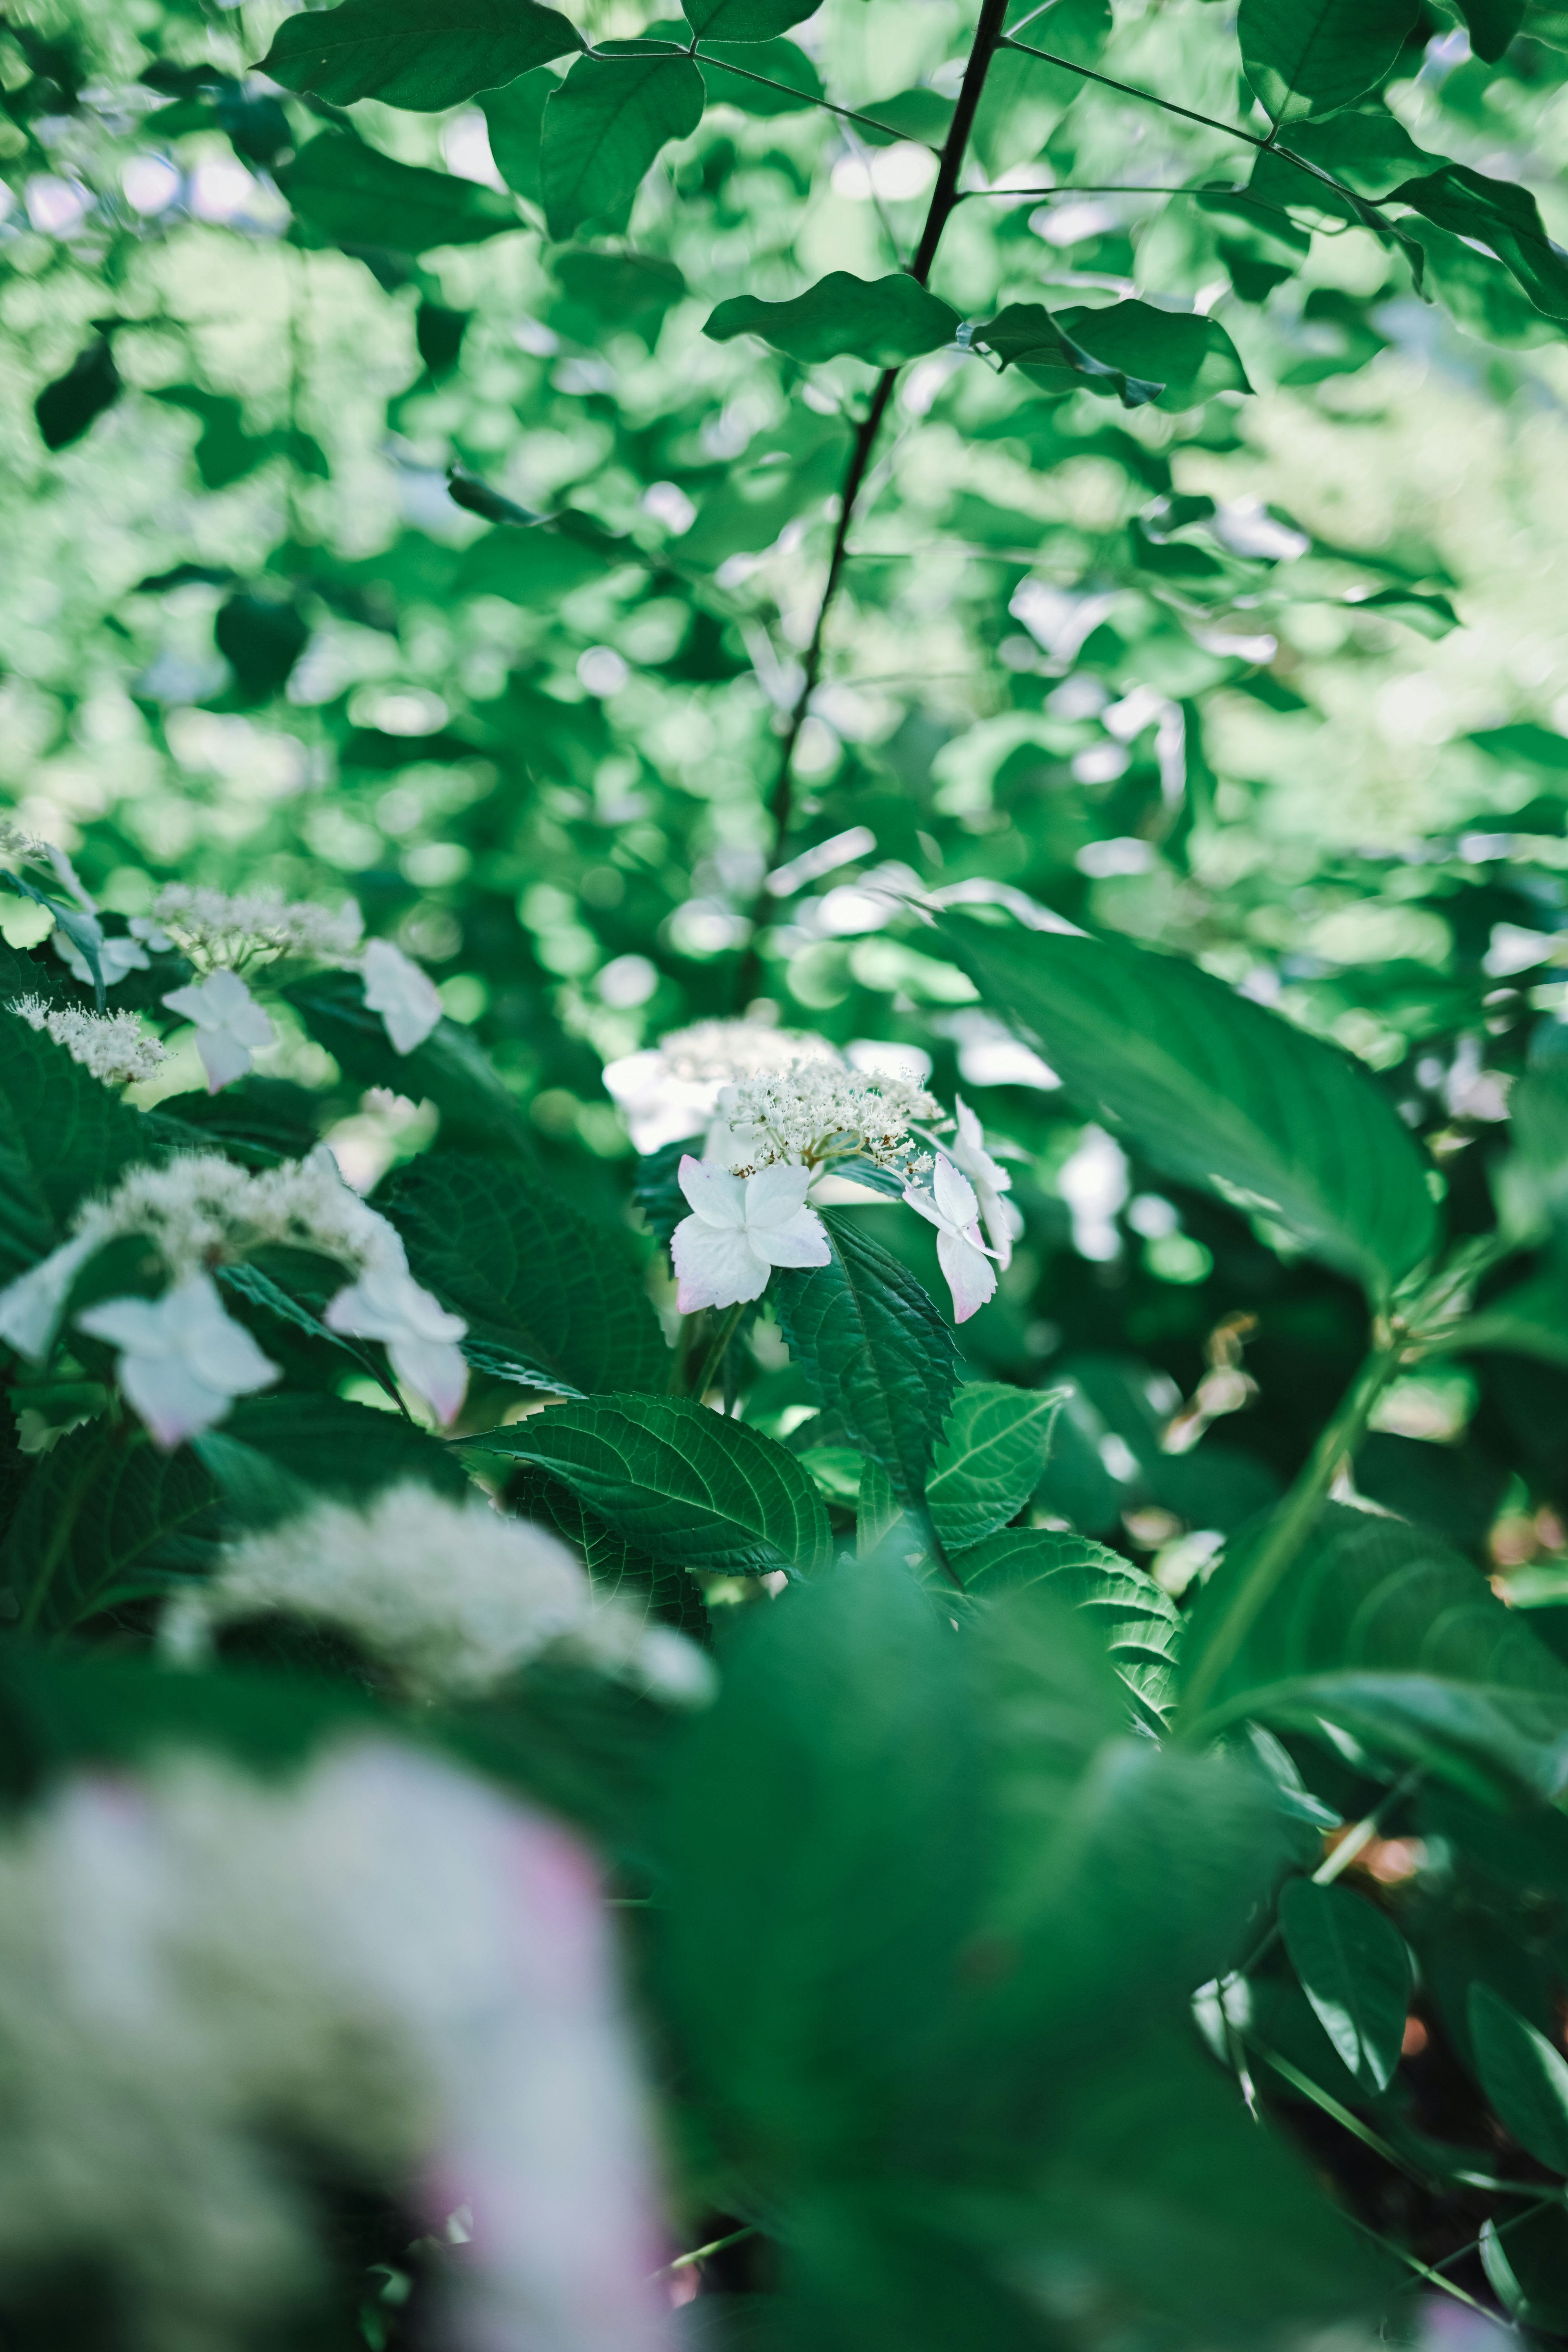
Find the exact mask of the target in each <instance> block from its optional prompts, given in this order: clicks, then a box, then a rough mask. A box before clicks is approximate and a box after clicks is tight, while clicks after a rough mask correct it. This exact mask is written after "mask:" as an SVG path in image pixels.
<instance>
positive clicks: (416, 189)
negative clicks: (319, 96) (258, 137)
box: [277, 130, 522, 254]
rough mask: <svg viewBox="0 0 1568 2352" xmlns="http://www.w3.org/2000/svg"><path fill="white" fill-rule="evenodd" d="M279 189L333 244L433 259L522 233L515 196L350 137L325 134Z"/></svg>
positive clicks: (286, 172) (281, 178) (284, 168)
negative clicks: (446, 250) (448, 248)
mask: <svg viewBox="0 0 1568 2352" xmlns="http://www.w3.org/2000/svg"><path fill="white" fill-rule="evenodd" d="M277 179H278V184H279V187H280V188H281V189H282V191H283V193H284V194H285V195H286V196H287V197H288V199H289V203H290V205H292V206H293V207H294V210H295V211H296V212H297V213H298V214H299V215H300V217H301V218H302V219H304V220H306V221H308V222H309V224H310V226H311V227H312V228H313V229H315V230H316V231H317V232H318V234H319V235H321V236H324V237H326V238H327V239H328V241H329V242H330V243H331V244H333V245H346V246H350V247H366V248H368V249H370V250H372V251H375V250H382V249H385V250H388V251H391V252H394V253H409V254H420V253H428V252H429V251H430V250H431V249H432V247H436V246H441V245H475V244H477V243H479V240H480V239H481V238H484V237H487V236H497V235H499V233H500V231H501V230H502V229H509V228H521V226H522V223H521V220H520V218H519V216H518V212H517V207H516V205H514V204H513V202H512V200H511V198H510V196H509V195H502V194H500V193H499V192H498V191H497V190H496V189H494V188H482V187H480V186H479V184H477V183H476V182H475V181H473V180H459V179H456V178H454V177H452V176H451V174H449V173H446V172H430V171H426V169H425V167H424V166H423V165H422V164H416V163H395V161H394V160H393V158H392V157H391V156H390V155H384V154H382V153H381V152H380V150H379V149H378V148H374V147H367V146H366V145H365V143H364V142H363V140H362V139H358V138H356V137H355V136H354V135H353V132H352V131H340V130H332V131H320V132H318V134H317V136H316V137H315V138H314V139H312V140H311V141H310V143H309V145H308V146H305V147H302V148H301V149H300V152H299V154H298V155H296V157H295V158H294V161H293V162H292V163H283V164H279V168H278V173H277Z"/></svg>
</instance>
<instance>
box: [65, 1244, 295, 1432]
mask: <svg viewBox="0 0 1568 2352" xmlns="http://www.w3.org/2000/svg"><path fill="white" fill-rule="evenodd" d="M77 1325H78V1328H79V1329H80V1330H83V1331H86V1332H87V1333H89V1336H90V1337H91V1338H93V1339H104V1340H107V1341H108V1343H109V1345H110V1347H111V1348H118V1349H119V1350H120V1358H119V1360H118V1362H117V1363H116V1365H115V1368H114V1376H115V1379H116V1380H117V1381H118V1382H119V1384H120V1388H121V1393H122V1394H123V1396H124V1398H125V1401H126V1402H127V1403H128V1404H129V1405H130V1407H131V1409H132V1412H134V1413H135V1414H136V1415H137V1417H138V1419H139V1420H141V1421H142V1422H143V1423H145V1424H146V1426H147V1429H148V1430H149V1432H150V1433H151V1434H152V1436H153V1439H154V1441H155V1443H156V1444H159V1445H161V1446H162V1447H163V1450H164V1452H165V1453H170V1452H172V1451H173V1449H174V1447H175V1446H176V1445H183V1444H184V1441H185V1439H186V1438H187V1437H196V1436H199V1435H200V1433H201V1432H202V1431H203V1430H204V1429H210V1428H211V1427H212V1425H213V1423H215V1422H217V1421H221V1420H222V1419H223V1417H224V1415H225V1414H226V1412H227V1411H228V1409H229V1406H230V1405H231V1404H232V1402H234V1400H235V1398H236V1397H237V1396H249V1395H250V1394H251V1393H252V1392H253V1391H255V1390H257V1389H264V1388H269V1387H270V1386H271V1384H272V1382H273V1381H275V1380H278V1379H279V1378H280V1377H281V1367H280V1366H279V1365H277V1364H275V1363H273V1362H272V1361H271V1360H269V1359H268V1357H266V1356H264V1355H263V1354H262V1352H261V1350H260V1349H259V1348H258V1346H257V1344H256V1342H255V1340H254V1339H252V1338H251V1336H250V1334H249V1332H248V1331H247V1329H246V1328H245V1326H244V1325H243V1323H237V1322H235V1321H234V1319H233V1318H232V1317H231V1316H228V1315H226V1314H225V1313H224V1310H223V1301H222V1299H221V1298H220V1297H218V1292H217V1285H216V1282H214V1280H213V1278H212V1276H211V1275H209V1274H193V1275H188V1276H186V1277H185V1279H184V1282H177V1283H175V1285H174V1287H173V1289H170V1290H166V1291H165V1292H164V1293H163V1297H162V1298H106V1299H104V1300H103V1301H102V1302H101V1303H100V1305H99V1306H97V1307H87V1308H86V1309H85V1310H84V1311H83V1312H82V1313H81V1314H80V1315H79V1316H78V1317H77Z"/></svg>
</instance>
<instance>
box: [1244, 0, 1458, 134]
mask: <svg viewBox="0 0 1568 2352" xmlns="http://www.w3.org/2000/svg"><path fill="white" fill-rule="evenodd" d="M1415 16H1416V10H1415V5H1414V0H1241V14H1240V16H1239V18H1238V19H1237V34H1238V35H1239V37H1240V40H1241V61H1242V64H1243V66H1244V67H1245V68H1246V70H1247V80H1248V81H1249V82H1250V83H1251V84H1252V87H1253V89H1255V90H1256V91H1257V93H1258V98H1259V100H1261V102H1262V104H1263V107H1264V109H1265V110H1266V112H1267V113H1268V115H1269V116H1270V117H1271V118H1272V119H1273V121H1275V122H1299V121H1301V120H1302V119H1303V117H1305V116H1307V115H1315V114H1336V113H1337V112H1338V111H1339V110H1340V108H1341V107H1342V106H1352V105H1353V104H1354V103H1355V101H1356V100H1357V99H1358V98H1360V97H1362V96H1363V94H1364V93H1365V92H1366V91H1367V90H1369V89H1373V87H1374V86H1375V85H1376V84H1377V83H1378V82H1380V81H1381V80H1382V79H1383V78H1384V74H1386V73H1387V72H1388V70H1389V68H1391V67H1392V65H1393V63H1394V59H1395V58H1396V57H1397V56H1398V55H1399V52H1400V49H1401V48H1402V47H1403V46H1404V43H1405V37H1406V36H1407V35H1408V34H1409V32H1410V29H1411V27H1412V26H1413V25H1414V24H1415Z"/></svg>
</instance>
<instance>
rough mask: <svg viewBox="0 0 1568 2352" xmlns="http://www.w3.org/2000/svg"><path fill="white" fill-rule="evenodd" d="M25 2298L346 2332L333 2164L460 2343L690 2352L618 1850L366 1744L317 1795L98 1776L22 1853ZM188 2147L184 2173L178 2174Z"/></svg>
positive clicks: (5, 1934) (1, 2158)
mask: <svg viewBox="0 0 1568 2352" xmlns="http://www.w3.org/2000/svg"><path fill="white" fill-rule="evenodd" d="M0 2075H3V2077H4V2079H5V2083H6V2085H7V2096H6V2099H5V2103H4V2105H3V2107H0V2280H3V2282H4V2284H5V2290H6V2294H7V2300H8V2299H9V2295H10V2293H11V2291H12V2290H13V2289H14V2288H16V2287H20V2286H25V2285H29V2284H32V2283H33V2282H34V2281H35V2280H36V2279H37V2276H38V2274H39V2273H40V2271H43V2272H47V2273H59V2274H60V2275H62V2276H70V2275H73V2274H75V2275H80V2274H82V2273H89V2274H94V2275H99V2276H101V2277H102V2279H103V2281H104V2284H105V2287H106V2290H107V2293H108V2294H109V2295H110V2298H111V2302H112V2308H113V2310H114V2312H115V2315H116V2319H117V2323H118V2325H119V2326H120V2327H121V2329H122V2330H123V2332H124V2336H125V2341H126V2343H127V2345H128V2346H129V2347H132V2352H238V2347H240V2346H241V2345H243V2344H248V2343H250V2342H251V2341H252V2340H253V2339H254V2337H255V2336H256V2333H257V2330H258V2327H259V2328H260V2330H261V2332H262V2333H264V2334H265V2335H267V2336H268V2337H269V2338H270V2337H271V2336H277V2337H278V2340H279V2341H291V2340H296V2338H299V2339H302V2338H303V2337H304V2336H307V2335H310V2334H312V2333H313V2332H314V2327H315V2324H316V2321H317V2318H318V2316H319V2314H320V2308H321V2302H322V2300H323V2298H324V2297H326V2296H330V2295H331V2294H333V2292H334V2284H335V2283H334V2279H333V2271H332V2263H333V2256H332V2253H331V2245H330V2239H329V2237H328V2233H327V2231H326V2230H325V2229H324V2228H323V2225H322V2221H321V2209H320V2207H319V2206H318V2204H317V2203H316V2201H315V2200H313V2199H312V2198H311V2197H310V2194H309V2193H308V2190H307V2189H306V2188H305V2185H304V2183H303V2182H302V2181H301V2180H300V2177H299V2175H298V2173H297V2172H295V2171H292V2170H291V2169H290V2168H289V2167H288V2166H286V2165H285V2164H284V2163H282V2162H280V2161H279V2148H280V2147H281V2146H288V2145H296V2146H300V2147H308V2148H310V2150H311V2151H312V2153H313V2154H314V2155H315V2156H316V2157H317V2158H319V2159H320V2160H321V2162H322V2163H323V2165H324V2168H326V2169H327V2170H328V2172H329V2173H330V2174H331V2175H332V2176H334V2177H336V2178H338V2179H342V2180H343V2181H344V2182H345V2183H346V2184H348V2185H350V2186H351V2187H353V2188H355V2189H361V2190H363V2192H364V2193H365V2194H366V2195H368V2196H372V2197H375V2196H384V2195H385V2194H386V2193H387V2191H388V2190H389V2189H390V2190H391V2191H392V2192H393V2193H395V2195H396V2196H398V2198H399V2199H400V2200H405V2202H406V2203H407V2204H408V2205H409V2206H410V2207H411V2208H412V2213H413V2218H414V2220H415V2221H416V2225H419V2224H422V2225H423V2227H424V2228H425V2230H426V2231H428V2232H429V2233H430V2234H432V2235H435V2234H438V2233H440V2232H441V2231H442V2230H443V2225H444V2224H445V2222H446V2220H447V2216H448V2215H449V2214H450V2213H451V2212H452V2211H453V2210H454V2209H455V2208H456V2207H458V2205H459V2204H461V2205H463V2206H466V2207H467V2208H468V2211H469V2213H470V2214H471V2216H472V2230H471V2239H470V2242H469V2244H468V2246H467V2248H466V2249H465V2252H464V2258H463V2260H462V2262H461V2263H460V2264H458V2263H454V2264H451V2265H442V2266H441V2267H440V2268H439V2270H438V2271H437V2273H435V2276H434V2278H433V2281H432V2284H433V2286H434V2289H435V2292H436V2294H437V2296H438V2298H439V2300H440V2303H441V2305H443V2306H444V2307H443V2308H441V2309H440V2310H439V2311H438V2312H437V2314H436V2315H435V2316H434V2332H435V2334H437V2335H438V2336H439V2338H440V2340H441V2341H442V2342H443V2343H444V2344H447V2345H449V2346H450V2347H452V2352H498V2347H512V2346H520V2345H523V2344H527V2345H529V2346H530V2347H537V2352H658V2347H661V2346H662V2345H663V2344H664V2343H665V2341H666V2337H665V2333H664V2321H663V2318H662V2317H661V2312H660V2305H661V2302H662V2297H661V2295H660V2293H659V2290H658V2287H656V2286H655V2285H653V2284H650V2283H649V2273H652V2272H653V2271H654V2270H656V2269H657V2267H658V2263H660V2261H662V2260H663V2259H665V2250H664V2249H663V2248H662V2247H661V2244H660V2242H659V2232H658V2222H657V2211H656V2207H655V2201H654V2189H653V2168H652V2164H651V2161H650V2157H649V2150H648V2136H647V2125H646V2119H645V2112H644V2103H643V2097H642V2093H641V2089H640V2086H639V2084H638V2082H637V2071H636V2066H635V2063H634V2059H633V2054H632V2051H631V2046H630V2042H629V2037H628V2034H627V2031H626V2024H625V2021H624V2019H623V2016H622V2012H621V2007H620V2002H619V2000H618V1997H617V1994H616V1988H615V1985H614V1980H613V1976H612V1969H611V1952H610V1947H609V1941H608V1937H607V1935H606V1931H605V1915H604V1911H603V1908H602V1906H601V1903H600V1899H599V1891H598V1886H597V1884H596V1881H595V1874H594V1868H593V1864H592V1863H591V1861H590V1860H589V1858H588V1856H587V1854H586V1853H584V1851H583V1849H582V1848H581V1847H580V1846H579V1845H578V1844H577V1843H575V1841H574V1839H573V1838H572V1837H570V1836H569V1835H568V1834H567V1832H565V1831H563V1830H562V1829H560V1828H558V1827H557V1826H556V1825H555V1824H554V1823H553V1822H549V1821H547V1820H545V1819H543V1818H542V1817H541V1816H540V1815H538V1814H537V1813H534V1812H532V1811H530V1810H529V1809H528V1808H526V1807H524V1806H522V1805H521V1804H518V1803H515V1802H513V1801H510V1800H509V1799H507V1798H505V1797H503V1796H501V1795H500V1794H499V1793H498V1792H497V1791H495V1790H492V1789H490V1788H489V1787H488V1786H485V1785H483V1784H481V1783H480V1782H479V1781H477V1780H473V1779H470V1778H469V1777H468V1775H467V1774H466V1773H464V1772H462V1771H460V1770H459V1769H457V1768H456V1767H455V1766H453V1765H451V1764H448V1763H446V1762H444V1761H437V1760H436V1759H433V1758H431V1757H428V1756H425V1755H422V1754H420V1753H417V1752H416V1751H414V1750H412V1749H407V1748H398V1747H395V1746H394V1745H393V1744H392V1743H391V1742H390V1741H387V1740H381V1739H376V1740H356V1741H355V1742H353V1744H352V1745H347V1746H342V1747H339V1748H336V1749H334V1750H332V1751H330V1752H329V1753H327V1754H326V1755H324V1756H323V1757H321V1759H319V1760H316V1761H314V1762H313V1763H311V1764H310V1767H309V1768H308V1769H305V1770H303V1771H301V1772H300V1774H299V1775H298V1776H297V1777H296V1778H295V1779H293V1780H291V1781H289V1782H288V1783H286V1784H284V1785H279V1784H278V1783H277V1782H276V1781H270V1780H269V1781H268V1782H267V1783H264V1784H263V1783H258V1782H257V1781H255V1780H250V1779H248V1778H247V1777H245V1776H244V1775H242V1774H241V1773H240V1772H238V1771H237V1769H234V1768H232V1767H230V1766H228V1765H226V1764H220V1763H217V1762H215V1761H213V1760H212V1759H208V1758H205V1757H201V1758H197V1757H193V1756H184V1757H180V1758H178V1759H174V1760H165V1761H164V1762H163V1763H162V1764H160V1765H159V1766H158V1767H157V1768H156V1769H153V1770H150V1771H148V1772H147V1773H145V1774H143V1775H142V1776H140V1777H139V1778H138V1779H137V1780H117V1781H109V1780H102V1779H87V1778H79V1779H77V1780H74V1781H69V1782H68V1783H67V1784H66V1785H65V1786H64V1787H63V1788H60V1789H58V1790H56V1791H55V1792H54V1793H52V1794H51V1795H50V1796H49V1797H47V1799H46V1801H44V1802H43V1803H42V1805H41V1806H39V1807H38V1809H37V1811H34V1812H33V1813H31V1814H30V1815H29V1816H27V1817H26V1818H24V1819H22V1820H21V1821H20V1822H16V1824H15V1825H7V1827H6V1828H5V1831H4V1832H3V1833H0ZM154 2152H155V2153H154Z"/></svg>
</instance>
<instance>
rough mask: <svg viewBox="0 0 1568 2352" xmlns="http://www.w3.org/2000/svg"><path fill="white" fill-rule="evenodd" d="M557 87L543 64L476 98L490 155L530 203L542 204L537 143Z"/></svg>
mask: <svg viewBox="0 0 1568 2352" xmlns="http://www.w3.org/2000/svg"><path fill="white" fill-rule="evenodd" d="M555 87H556V78H555V76H554V75H553V74H552V73H546V72H545V71H544V69H543V68H542V67H541V68H539V69H538V71H536V72H534V73H525V74H519V76H518V77H517V79H516V80H515V81H510V82H508V83H507V85H506V87H505V89H489V90H486V92H485V93H484V95H483V97H482V98H481V99H480V100H479V108H480V110H481V112H482V113H483V115H484V118H485V128H486V129H487V130H488V131H489V137H490V158H491V161H492V162H493V163H494V164H495V167H496V170H497V171H498V172H499V173H500V175H501V178H502V179H503V180H504V181H505V182H506V184H507V186H508V187H509V188H510V190H511V192H512V194H514V195H518V196H523V197H526V199H527V200H528V202H529V203H530V204H531V205H542V204H543V202H544V198H543V195H542V192H541V189H540V184H539V151H540V142H541V141H542V137H543V135H544V109H545V107H546V105H547V104H548V102H549V100H550V97H551V94H552V91H553V90H554V89H555Z"/></svg>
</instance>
